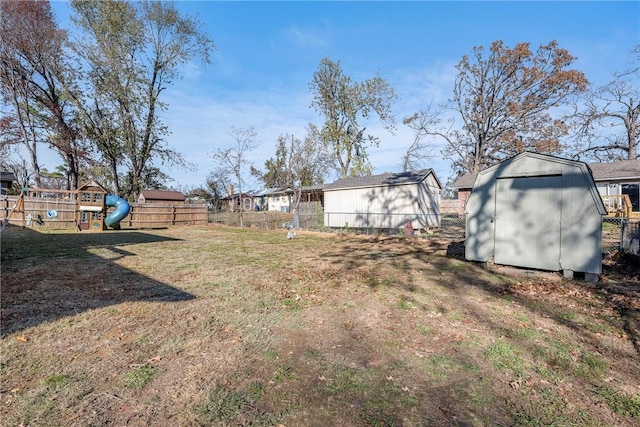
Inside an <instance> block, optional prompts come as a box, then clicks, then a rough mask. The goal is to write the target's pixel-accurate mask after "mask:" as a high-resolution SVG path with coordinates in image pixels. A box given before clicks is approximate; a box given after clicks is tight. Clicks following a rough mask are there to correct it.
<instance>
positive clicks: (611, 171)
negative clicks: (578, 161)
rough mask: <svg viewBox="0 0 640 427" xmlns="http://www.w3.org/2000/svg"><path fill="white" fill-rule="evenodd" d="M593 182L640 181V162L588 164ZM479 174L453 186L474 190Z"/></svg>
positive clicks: (464, 178)
mask: <svg viewBox="0 0 640 427" xmlns="http://www.w3.org/2000/svg"><path fill="white" fill-rule="evenodd" d="M587 166H589V169H591V174H592V175H593V180H594V181H596V182H599V181H609V180H613V179H620V180H622V179H634V178H637V179H640V160H620V161H617V162H607V163H587ZM477 175H478V174H477V173H471V174H467V175H463V176H461V177H460V178H458V179H457V180H455V181H454V183H453V184H451V186H452V187H453V188H455V189H458V190H467V189H471V188H473V183H474V182H475V180H476V176H477Z"/></svg>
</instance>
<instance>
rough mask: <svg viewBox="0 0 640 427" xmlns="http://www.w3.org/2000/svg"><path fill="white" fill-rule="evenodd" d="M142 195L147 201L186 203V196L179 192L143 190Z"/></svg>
mask: <svg viewBox="0 0 640 427" xmlns="http://www.w3.org/2000/svg"><path fill="white" fill-rule="evenodd" d="M140 195H142V196H144V198H145V200H171V201H176V202H177V201H179V202H184V199H185V197H184V194H182V193H181V192H179V191H161V190H142V191H140Z"/></svg>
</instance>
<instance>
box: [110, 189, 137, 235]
mask: <svg viewBox="0 0 640 427" xmlns="http://www.w3.org/2000/svg"><path fill="white" fill-rule="evenodd" d="M105 202H106V204H107V206H115V207H116V209H115V210H114V211H113V212H111V213H110V214H109V215H107V216H106V218H105V219H104V223H105V224H106V225H107V227H111V228H113V229H114V230H119V229H120V221H122V218H124V217H125V216H127V215H129V211H131V206H129V203H127V201H126V200H125V199H123V198H122V197H118V196H114V195H113V194H107V198H106V200H105Z"/></svg>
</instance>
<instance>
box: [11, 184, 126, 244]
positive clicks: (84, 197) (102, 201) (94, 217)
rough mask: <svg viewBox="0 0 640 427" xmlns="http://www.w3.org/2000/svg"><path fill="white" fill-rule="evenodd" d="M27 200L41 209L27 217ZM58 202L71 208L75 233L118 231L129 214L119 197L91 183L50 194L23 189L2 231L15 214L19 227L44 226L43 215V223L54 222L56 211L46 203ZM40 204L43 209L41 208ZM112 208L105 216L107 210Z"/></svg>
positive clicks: (47, 191)
mask: <svg viewBox="0 0 640 427" xmlns="http://www.w3.org/2000/svg"><path fill="white" fill-rule="evenodd" d="M27 195H29V196H31V197H30V198H31V200H38V201H41V202H42V203H41V206H43V208H41V209H39V210H38V209H35V210H34V209H32V211H34V212H33V213H31V212H29V213H27V209H26V208H25V198H26V197H27ZM60 199H62V200H64V201H65V203H67V204H69V203H71V204H72V201H73V200H75V206H73V208H74V209H73V212H74V214H73V222H74V223H75V226H76V228H77V230H79V231H94V232H99V231H104V230H106V229H107V228H112V229H114V230H118V229H120V221H122V219H124V218H125V217H126V216H127V215H128V214H129V212H130V211H131V206H130V205H129V203H127V201H126V200H124V199H123V198H121V197H118V196H115V195H113V194H108V191H107V190H106V189H105V188H104V187H103V186H101V185H100V184H98V183H97V182H95V181H91V182H89V183H86V184H84V185H82V186H81V187H80V188H78V189H77V190H75V191H69V190H51V189H39V188H24V189H23V190H22V192H21V193H20V196H19V197H18V200H17V201H16V203H15V204H14V206H13V208H12V209H11V211H10V212H9V213H8V215H7V216H6V218H4V219H3V221H2V229H4V228H5V227H6V225H7V224H8V223H9V220H10V219H11V218H12V216H13V215H15V214H20V215H21V219H22V227H23V228H24V227H25V226H31V225H32V224H33V223H35V224H37V225H44V223H45V218H44V217H43V214H44V215H46V218H47V220H55V219H56V218H58V215H59V212H58V211H57V210H56V209H49V203H50V202H51V204H56V206H57V205H58V203H55V202H57V201H59V200H60ZM43 204H44V205H43ZM111 207H113V208H115V209H113V210H112V211H111V212H108V210H109V208H111Z"/></svg>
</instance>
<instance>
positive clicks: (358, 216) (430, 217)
mask: <svg viewBox="0 0 640 427" xmlns="http://www.w3.org/2000/svg"><path fill="white" fill-rule="evenodd" d="M324 198H325V199H324V211H325V214H324V223H325V226H327V227H333V228H339V227H345V226H346V227H349V228H401V227H404V226H405V225H406V224H407V222H408V221H411V222H412V226H413V227H414V228H424V227H436V226H439V225H440V187H439V186H438V184H437V182H436V181H435V179H434V178H433V176H432V175H429V176H427V178H426V179H425V180H423V181H422V182H421V183H419V184H415V183H414V184H405V185H395V186H376V187H366V188H347V189H339V190H329V191H325V195H324Z"/></svg>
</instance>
